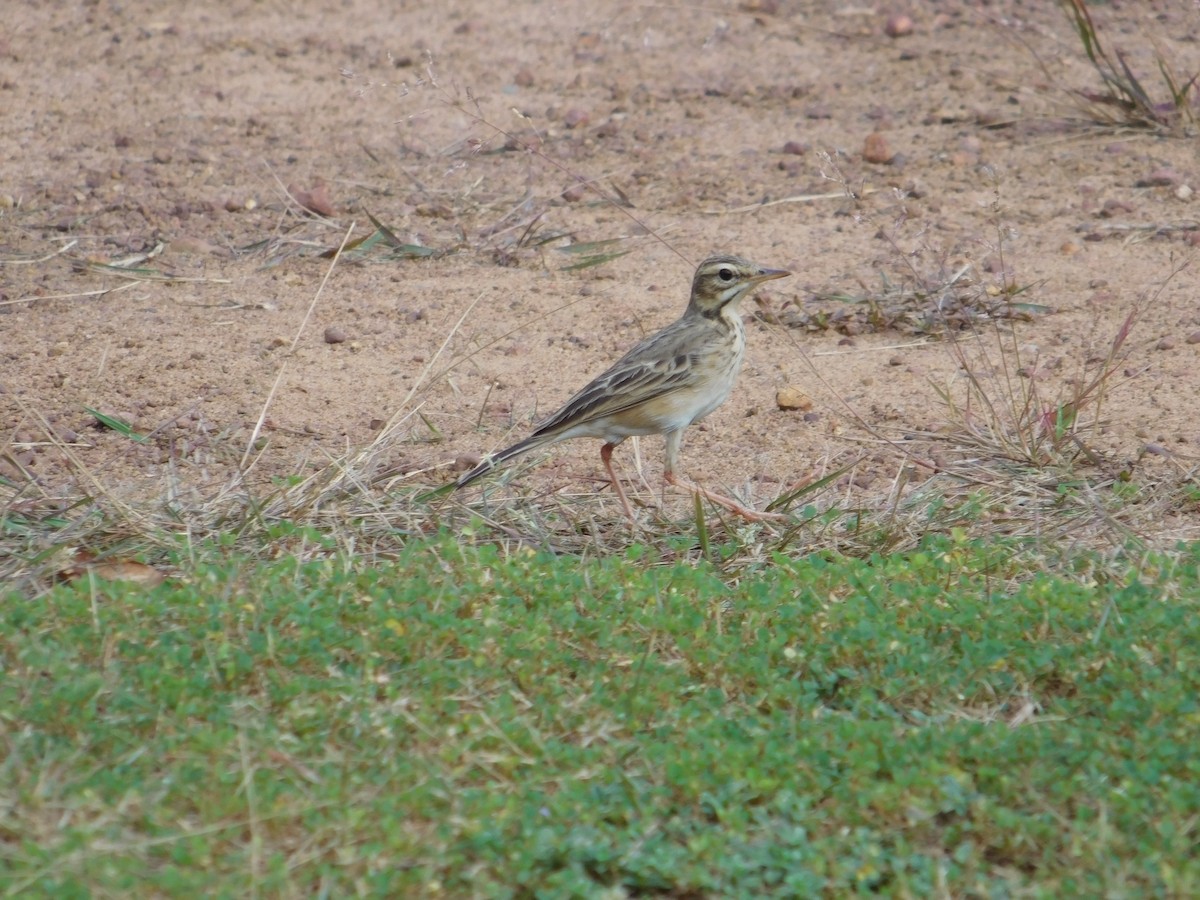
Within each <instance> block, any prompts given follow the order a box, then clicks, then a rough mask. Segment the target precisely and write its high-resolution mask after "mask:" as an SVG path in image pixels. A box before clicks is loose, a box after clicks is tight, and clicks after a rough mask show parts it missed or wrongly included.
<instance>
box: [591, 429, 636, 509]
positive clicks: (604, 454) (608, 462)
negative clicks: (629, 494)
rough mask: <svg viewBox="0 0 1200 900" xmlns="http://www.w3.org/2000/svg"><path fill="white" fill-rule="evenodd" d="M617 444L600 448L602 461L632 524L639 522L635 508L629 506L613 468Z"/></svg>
mask: <svg viewBox="0 0 1200 900" xmlns="http://www.w3.org/2000/svg"><path fill="white" fill-rule="evenodd" d="M615 446H617V445H616V444H608V443H606V444H605V445H604V446H603V447H601V448H600V459H601V460H602V461H603V462H604V468H605V469H607V470H608V477H609V479H610V480H611V481H612V486H613V490H615V491H616V492H617V496H618V497H619V498H620V500H621V508H622V509H624V510H625V515H627V516H629V521H630V522H634V523H636V522H637V519H636V518H634V515H633V508H632V507H631V506H630V505H629V500H628V499H626V497H625V491H624V490H622V489H621V482H620V481H618V480H617V473H616V472H614V471H613V467H612V452H613V448H614V447H615Z"/></svg>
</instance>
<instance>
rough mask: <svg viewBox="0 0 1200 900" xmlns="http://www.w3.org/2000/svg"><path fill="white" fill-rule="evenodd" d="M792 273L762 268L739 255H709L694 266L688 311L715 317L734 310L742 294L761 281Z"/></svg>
mask: <svg viewBox="0 0 1200 900" xmlns="http://www.w3.org/2000/svg"><path fill="white" fill-rule="evenodd" d="M791 274H792V273H791V272H788V271H785V270H784V269H767V268H764V267H763V266H760V265H758V264H757V263H752V262H750V260H748V259H742V258H741V257H740V256H710V257H709V258H708V259H706V260H705V261H704V262H702V263H700V265H699V267H698V268H697V269H696V276H695V278H693V279H692V298H691V300H690V302H689V303H688V310H689V311H690V312H695V313H699V314H700V315H702V316H704V317H706V318H710V319H712V318H716V317H717V316H719V315H721V314H722V312H724V311H725V310H727V309H728V310H729V311H731V312H732V311H734V310H736V309H737V305H738V302H739V301H740V300H741V299H742V297H744V296H745V295H746V294H748V293H749V292H750V291H751V290H753V289H754V288H756V287H757V286H758V285H760V284H762V283H763V282H764V281H771V280H772V279H774V278H785V277H787V276H788V275H791Z"/></svg>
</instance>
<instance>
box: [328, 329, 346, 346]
mask: <svg viewBox="0 0 1200 900" xmlns="http://www.w3.org/2000/svg"><path fill="white" fill-rule="evenodd" d="M345 341H346V332H345V331H344V330H342V329H341V328H339V327H338V326H336V325H330V326H329V327H328V328H326V329H325V343H327V344H342V343H345Z"/></svg>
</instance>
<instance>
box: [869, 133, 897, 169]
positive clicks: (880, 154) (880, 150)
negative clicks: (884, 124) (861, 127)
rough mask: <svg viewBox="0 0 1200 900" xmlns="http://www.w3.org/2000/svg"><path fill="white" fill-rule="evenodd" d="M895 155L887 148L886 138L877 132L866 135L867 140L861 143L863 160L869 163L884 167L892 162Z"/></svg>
mask: <svg viewBox="0 0 1200 900" xmlns="http://www.w3.org/2000/svg"><path fill="white" fill-rule="evenodd" d="M894 156H895V154H894V153H893V152H892V150H891V148H890V147H888V143H887V138H885V137H884V136H883V135H882V134H880V133H879V132H878V131H873V132H871V133H870V134H868V135H867V139H866V140H865V141H864V142H863V159H865V160H866V161H867V162H869V163H880V164H884V165H886V164H887V163H890V162H891V161H892V157H894Z"/></svg>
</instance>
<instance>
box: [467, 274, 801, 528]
mask: <svg viewBox="0 0 1200 900" xmlns="http://www.w3.org/2000/svg"><path fill="white" fill-rule="evenodd" d="M790 274H791V273H790V272H785V271H783V270H782V269H766V268H763V267H762V266H760V265H757V264H755V263H752V262H750V261H749V260H746V259H742V258H741V257H739V256H713V257H710V258H709V259H706V260H705V261H704V262H702V263H700V266H699V267H698V268H697V269H696V275H695V277H694V278H693V279H692V295H691V299H690V300H688V305H687V309H686V310H685V311H684V313H683V316H682V317H681V318H680V319H678V320H677V321H675V322H674V323H672V324H671V325H668V326H667V327H666V328H664V329H663V330H662V331H660V332H658V333H657V334H654V335H651V336H650V337H648V338H646V339H645V340H644V341H642V342H641V343H639V344H638V345H637V346H635V347H634V348H633V349H632V350H630V351H629V352H628V353H626V354H625V355H624V356H622V357H621V358H620V359H619V360H617V362H616V363H614V364H613V366H612V368H610V369H609V370H608V371H607V372H604V373H603V374H601V375H599V376H598V377H597V378H595V379H594V380H593V381H592V382H590V383H589V384H588V385H587V386H586V387H584V388H583V389H582V390H581V391H579V393H577V394H576V395H575V396H574V397H572V398H571V399H570V400H568V401H567V403H566V405H565V406H563V408H562V409H560V410H559V411H558V412H556V413H555V414H554V415H552V416H550V417H549V418H548V419H544V420H543V421H541V422H539V423H538V424H537V425H536V426H534V430H533V434H531V435H530V436H529V437H527V438H525V440H523V441H521V442H520V443H517V444H513V445H512V446H511V447H508V448H507V449H505V450H501V451H500V452H499V453H497V454H495V455H494V456H492V457H490V458H489V459H486V460H484V461H483V462H482V463H480V464H479V465H478V466H476V467H475V468H474V469H472V470H471V471H470V472H467V473H466V474H465V475H463V476H462V477H461V478H460V479H458V481H457V483H456V484H455V485H454V487H455V489H458V488H462V487H465V486H467V485H468V484H470V483H471V482H472V481H474V480H475V479H476V478H479V477H481V476H483V475H485V474H487V473H488V472H489V471H491V470H492V469H493V468H495V467H496V466H498V465H500V464H502V463H504V462H507V461H508V460H510V459H512V458H513V457H515V456H520V455H521V454H522V453H528V452H529V451H530V450H536V449H537V448H539V447H545V446H548V445H550V444H556V443H558V442H559V441H567V440H570V439H571V438H580V437H589V438H599V439H600V440H602V441H604V446H602V447H601V448H600V459H601V460H602V461H603V462H604V468H605V469H606V470H607V471H608V477H609V478H610V479H611V480H612V485H613V488H614V489H615V490H616V492H617V496H618V497H619V498H620V499H621V506H622V507H623V508H624V510H625V514H626V515H627V516H629V518H630V519H633V517H634V516H633V510H632V509H631V508H630V506H629V501H628V500H627V499H626V497H625V492H624V491H623V490H622V489H621V483H620V481H618V480H617V475H616V473H615V472H614V471H613V467H612V452H613V448H614V447H616V446H617V444H619V443H621V441H623V440H625V438H627V437H633V436H635V435H644V434H663V435H666V438H667V453H666V457H667V458H666V464H665V466H664V468H663V478H664V479H665V480H666V482H667V483H668V484H672V485H679V486H682V487H684V488H686V489H687V490H690V491H692V492H694V493H697V494H700V495H701V496H703V497H707V498H708V499H709V500H711V501H713V502H714V503H717V504H719V505H721V506H724V507H725V508H726V509H729V510H731V511H732V512H734V513H737V514H738V515H740V516H742V517H744V518H746V519H750V520H755V521H756V520H761V519H764V518H768V517H769V518H778V517H776V516H769V515H768V514H763V513H757V512H755V511H754V510H751V509H747V508H745V507H744V506H742V505H741V504H740V503H738V502H737V501H736V500H733V499H731V498H729V497H724V496H722V495H720V494H715V493H713V492H711V491H708V490H706V489H705V488H702V487H700V486H699V485H697V484H692V483H690V482H686V481H683V480H681V479H680V478H679V476H678V475H677V474H676V467H677V465H678V462H679V446H680V443H681V442H682V440H683V432H684V430H685V429H686V428H687V427H688V426H689V425H692V424H694V423H696V422H699V421H700V420H701V419H703V418H704V417H705V416H707V415H708V414H709V413H711V412H712V411H713V410H714V409H716V408H717V407H718V406H720V405H721V404H722V403H724V402H725V400H726V399H727V398H728V397H729V392H730V391H732V390H733V385H734V382H735V381H736V380H737V376H738V371H739V370H740V369H741V367H742V357H743V356H744V355H745V352H746V330H745V328H744V327H743V326H742V318H741V316H740V315H739V314H738V304H739V303H740V302H741V299H742V298H743V297H744V296H746V294H748V293H749V292H750V291H751V290H752V289H753V288H755V287H757V286H758V285H760V284H762V283H763V282H764V281H770V280H771V279H773V278H783V277H785V276H787V275H790Z"/></svg>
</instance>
